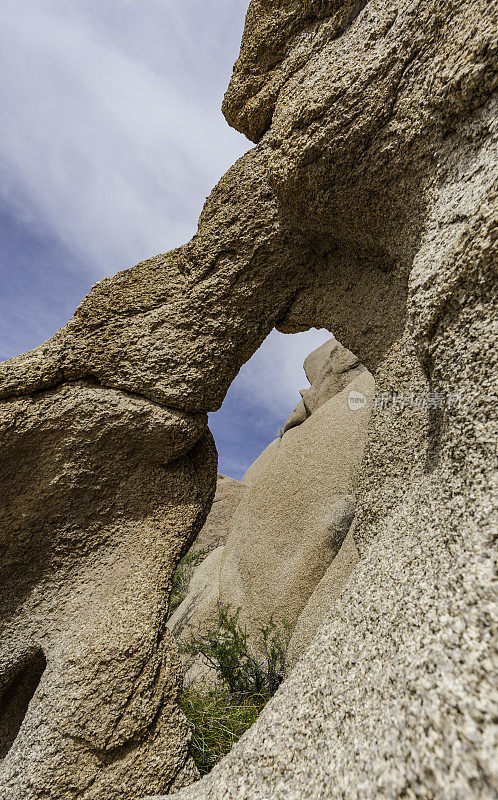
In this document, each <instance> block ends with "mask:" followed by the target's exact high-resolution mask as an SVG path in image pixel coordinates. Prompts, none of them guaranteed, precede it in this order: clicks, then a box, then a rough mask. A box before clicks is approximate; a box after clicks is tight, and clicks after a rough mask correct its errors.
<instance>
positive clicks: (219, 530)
mask: <svg viewBox="0 0 498 800" xmlns="http://www.w3.org/2000/svg"><path fill="white" fill-rule="evenodd" d="M242 491H243V488H242V485H241V482H240V481H236V480H235V478H229V477H228V475H221V474H220V473H218V479H217V482H216V494H215V496H214V500H213V505H212V507H211V511H210V512H209V514H208V518H207V520H206V522H205V523H204V527H203V528H202V530H201V531H200V533H199V535H198V536H197V539H196V540H195V542H194V544H193V545H192V547H191V548H190V552H192V553H197V552H205V553H210V552H211V551H212V550H215V549H217V548H218V547H220V545H224V544H225V542H226V540H227V536H228V529H229V527H230V521H231V519H232V516H233V514H234V511H235V509H236V508H237V504H238V503H239V500H240V497H241V494H242Z"/></svg>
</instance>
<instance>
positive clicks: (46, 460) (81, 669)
mask: <svg viewBox="0 0 498 800" xmlns="http://www.w3.org/2000/svg"><path fill="white" fill-rule="evenodd" d="M0 430H1V440H2V460H1V462H0V480H1V485H2V498H3V499H2V506H1V511H0V530H1V534H0V538H1V542H2V558H1V560H0V599H1V603H0V604H1V608H2V619H1V635H0V697H1V699H0V759H1V760H0V787H1V795H2V797H5V798H6V799H7V798H8V800H21V798H22V800H35V799H36V800H38V798H41V797H54V798H55V797H57V798H61V799H62V798H63V799H64V800H66V798H80V797H81V798H83V797H84V798H85V799H86V798H88V800H90V798H97V797H101V796H102V794H105V796H106V797H108V798H118V797H119V798H123V797H131V796H133V795H134V794H136V793H138V794H140V793H145V792H146V791H150V789H151V787H152V786H154V787H155V790H156V791H167V790H168V789H169V788H170V787H171V786H172V785H173V784H174V785H175V786H180V785H182V783H186V782H190V781H191V780H192V779H193V778H194V777H195V775H196V770H195V767H194V765H193V763H192V761H191V760H190V757H189V755H188V739H189V731H188V726H187V723H186V721H185V719H184V718H183V715H182V714H181V713H180V711H179V709H178V707H177V698H178V693H179V691H180V687H181V666H180V662H179V659H178V656H177V655H176V652H175V647H174V645H173V641H172V638H171V635H170V634H169V632H168V631H167V630H166V629H165V626H164V620H165V614H166V609H167V598H168V588H169V587H170V586H171V578H172V572H173V568H174V564H175V563H176V561H178V558H179V557H180V554H181V551H182V549H184V547H185V542H188V541H189V540H191V539H192V538H193V537H194V536H195V534H196V533H197V530H198V529H199V527H200V526H201V525H202V522H203V520H204V517H205V514H206V508H207V506H208V504H209V501H210V499H211V497H212V494H213V491H214V485H213V481H212V474H213V473H212V470H213V467H215V465H216V452H215V450H214V446H213V443H212V440H211V437H210V434H209V432H208V431H207V425H206V416H205V415H203V414H190V413H185V412H181V411H173V410H168V409H166V408H164V407H161V406H158V405H156V404H154V403H152V402H150V401H148V400H144V399H143V398H139V397H131V396H126V395H124V394H123V393H122V392H119V391H116V390H114V389H103V388H102V387H99V386H96V385H95V384H91V383H89V382H83V381H82V382H76V383H74V384H66V385H64V386H61V387H59V388H57V389H53V390H51V391H47V392H42V393H40V394H37V395H34V396H33V397H29V398H21V399H14V400H7V401H3V402H1V403H0Z"/></svg>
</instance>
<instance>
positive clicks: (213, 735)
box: [181, 687, 267, 775]
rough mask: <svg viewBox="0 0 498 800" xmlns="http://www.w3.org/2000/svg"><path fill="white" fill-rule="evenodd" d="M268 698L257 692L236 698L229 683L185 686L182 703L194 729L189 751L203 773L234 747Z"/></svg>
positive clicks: (208, 770) (209, 769)
mask: <svg viewBox="0 0 498 800" xmlns="http://www.w3.org/2000/svg"><path fill="white" fill-rule="evenodd" d="M266 701H267V698H266V697H258V696H257V695H248V696H246V697H244V698H241V697H236V698H234V697H233V695H232V694H230V691H229V690H228V689H227V688H226V687H217V688H212V689H207V688H202V687H189V688H187V689H184V691H183V694H182V700H181V705H182V709H183V712H184V714H185V716H186V717H187V719H188V721H189V723H190V727H191V730H192V742H191V746H190V751H191V754H192V757H193V759H194V761H195V764H196V766H197V769H198V770H199V772H200V774H201V775H206V774H207V773H208V772H210V771H211V770H212V768H213V767H214V765H215V764H217V763H218V761H220V759H222V758H223V756H224V755H226V754H227V753H228V752H229V751H230V750H231V749H232V746H233V745H234V744H235V742H236V741H238V739H240V737H241V736H242V734H243V733H245V732H246V730H248V729H249V728H250V727H251V725H252V724H253V722H255V720H256V719H257V717H258V714H259V713H260V711H261V709H262V708H263V706H264V705H265V703H266Z"/></svg>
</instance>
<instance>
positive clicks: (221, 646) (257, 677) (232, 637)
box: [182, 603, 290, 698]
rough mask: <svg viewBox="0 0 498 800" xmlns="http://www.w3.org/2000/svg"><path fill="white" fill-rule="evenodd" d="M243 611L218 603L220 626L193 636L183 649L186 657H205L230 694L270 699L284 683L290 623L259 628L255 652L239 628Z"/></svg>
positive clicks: (271, 624) (245, 632) (247, 636)
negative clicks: (187, 654) (232, 609)
mask: <svg viewBox="0 0 498 800" xmlns="http://www.w3.org/2000/svg"><path fill="white" fill-rule="evenodd" d="M239 614H240V608H239V609H238V610H237V611H235V612H233V613H232V612H231V610H230V606H225V605H223V604H222V603H218V625H217V627H216V628H215V629H214V630H211V631H208V632H207V633H205V634H197V635H194V636H191V637H190V639H189V640H188V641H187V642H186V643H185V644H184V645H183V646H182V650H183V652H185V653H189V654H190V655H192V656H198V655H200V656H202V658H203V659H204V661H205V662H206V663H207V664H208V665H209V666H210V667H212V668H213V669H214V670H215V672H216V673H217V675H218V678H219V679H220V680H221V682H222V683H223V684H224V685H225V686H226V687H227V688H228V690H229V691H230V693H231V694H232V695H234V696H237V695H258V696H260V695H262V696H265V697H267V698H270V697H271V696H272V695H273V694H275V692H276V690H277V689H278V687H279V685H280V683H281V682H282V679H283V675H284V666H285V653H286V650H287V645H288V643H289V638H290V628H289V625H288V623H287V622H285V621H284V622H282V623H281V624H280V625H279V624H277V623H276V622H275V621H274V619H273V617H272V618H271V619H270V621H269V623H268V625H264V626H262V627H261V628H260V631H259V636H258V639H257V642H256V645H255V647H254V648H251V647H250V646H249V635H248V633H247V631H246V630H245V628H242V627H241V626H240V625H239Z"/></svg>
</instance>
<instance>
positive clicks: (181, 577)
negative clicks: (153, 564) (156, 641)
mask: <svg viewBox="0 0 498 800" xmlns="http://www.w3.org/2000/svg"><path fill="white" fill-rule="evenodd" d="M205 557H206V552H205V550H196V551H195V552H194V553H192V552H189V553H187V555H185V556H183V558H182V559H181V561H180V562H179V563H178V566H177V568H176V571H175V574H174V575H173V586H172V589H171V594H170V598H169V606H168V614H167V618H168V619H169V618H170V617H171V616H172V615H173V614H174V613H175V611H176V609H177V608H178V606H179V605H181V603H183V601H184V600H185V598H186V596H187V592H188V585H189V583H190V581H191V579H192V575H193V572H194V570H195V568H196V567H197V566H198V565H199V564H200V562H201V561H203V560H204V558H205Z"/></svg>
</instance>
